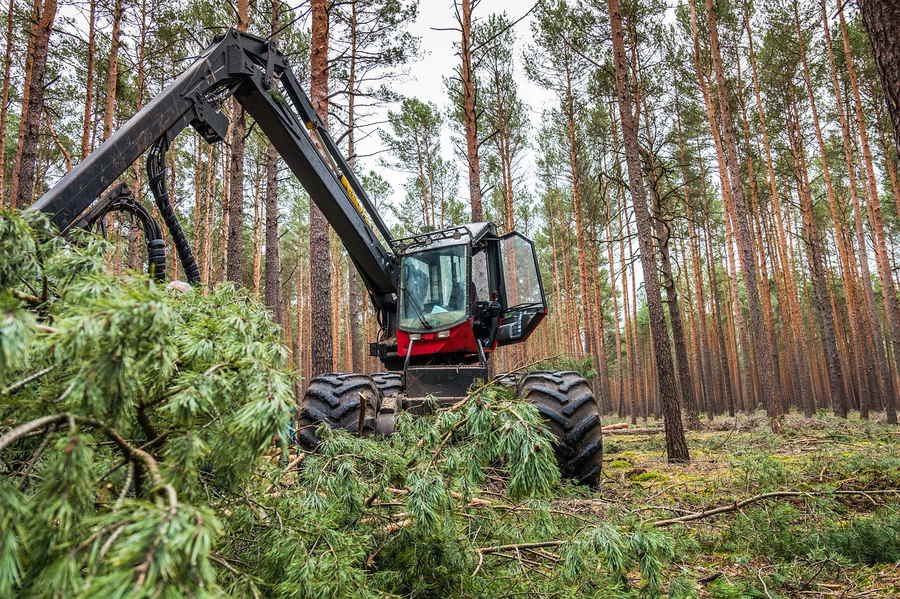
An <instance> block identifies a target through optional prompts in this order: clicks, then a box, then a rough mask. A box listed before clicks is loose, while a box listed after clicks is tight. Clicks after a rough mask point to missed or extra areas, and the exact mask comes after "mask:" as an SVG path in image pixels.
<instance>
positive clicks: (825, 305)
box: [788, 98, 847, 417]
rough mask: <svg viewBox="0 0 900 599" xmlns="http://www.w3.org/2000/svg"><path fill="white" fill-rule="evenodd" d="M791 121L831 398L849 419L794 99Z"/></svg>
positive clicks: (806, 237) (838, 412)
mask: <svg viewBox="0 0 900 599" xmlns="http://www.w3.org/2000/svg"><path fill="white" fill-rule="evenodd" d="M790 103H791V107H790V109H789V112H790V120H789V123H788V136H789V138H790V141H791V146H792V148H791V150H792V153H793V155H794V165H795V172H796V173H797V180H798V190H797V191H798V194H799V196H800V210H801V212H802V215H803V231H804V241H805V242H806V258H807V261H808V262H809V270H810V275H811V279H812V280H811V283H812V294H813V306H814V309H815V311H816V316H817V320H818V325H819V333H820V339H821V343H822V351H823V352H824V353H823V356H824V358H825V365H826V368H827V375H828V383H829V395H830V399H831V403H832V407H833V409H834V412H835V414H837V415H838V416H841V417H846V416H847V402H846V398H845V396H844V374H843V372H842V371H841V364H840V360H839V357H838V352H837V344H836V342H835V330H834V329H835V323H834V320H833V319H832V314H831V311H830V309H829V299H828V277H827V276H826V274H825V265H824V250H823V248H822V239H821V235H820V233H819V228H818V226H817V224H816V220H815V218H816V217H815V214H814V211H813V200H812V195H811V193H810V189H809V181H808V178H807V174H806V173H807V167H806V157H805V149H804V148H803V138H802V131H801V130H800V125H799V122H798V121H799V119H798V116H797V113H796V107H795V106H794V99H793V98H792V99H791V102H790Z"/></svg>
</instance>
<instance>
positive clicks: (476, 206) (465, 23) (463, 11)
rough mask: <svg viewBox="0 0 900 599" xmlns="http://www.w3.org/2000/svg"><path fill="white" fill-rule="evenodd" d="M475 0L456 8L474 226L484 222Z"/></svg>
mask: <svg viewBox="0 0 900 599" xmlns="http://www.w3.org/2000/svg"><path fill="white" fill-rule="evenodd" d="M474 4H475V1H474V0H460V1H459V3H458V4H455V8H456V11H457V16H458V18H459V27H460V35H461V39H460V46H459V54H460V60H461V64H460V69H459V74H460V80H461V81H462V102H463V124H464V127H465V131H466V162H467V163H468V170H469V202H470V205H471V210H472V222H481V221H482V220H484V210H483V209H482V205H481V159H480V157H479V155H478V145H479V144H478V115H477V114H476V105H475V104H476V98H475V85H476V84H475V67H474V64H473V62H474V57H473V56H472V50H473V46H474V39H473V30H472V10H473V9H474Z"/></svg>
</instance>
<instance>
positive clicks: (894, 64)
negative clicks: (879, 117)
mask: <svg viewBox="0 0 900 599" xmlns="http://www.w3.org/2000/svg"><path fill="white" fill-rule="evenodd" d="M859 10H860V12H861V13H862V19H863V23H864V24H865V26H866V31H868V32H869V40H871V42H872V50H873V53H874V54H875V64H876V65H878V72H879V73H880V74H881V83H882V88H883V89H884V100H885V102H886V103H887V108H888V112H889V113H890V115H891V122H892V123H893V125H894V142H895V144H896V146H897V151H898V152H900V37H898V36H897V32H898V31H900V4H898V3H897V2H896V0H859Z"/></svg>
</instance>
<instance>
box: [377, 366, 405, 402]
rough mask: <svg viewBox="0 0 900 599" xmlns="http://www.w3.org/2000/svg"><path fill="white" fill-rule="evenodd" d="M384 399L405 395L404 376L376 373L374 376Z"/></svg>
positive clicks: (397, 373) (398, 373) (391, 373)
mask: <svg viewBox="0 0 900 599" xmlns="http://www.w3.org/2000/svg"><path fill="white" fill-rule="evenodd" d="M372 380H373V381H375V386H376V387H378V390H379V391H381V396H382V397H394V396H395V395H400V394H401V393H403V374H402V373H400V372H376V373H375V374H373V375H372Z"/></svg>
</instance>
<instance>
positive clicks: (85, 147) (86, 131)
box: [81, 0, 97, 159]
mask: <svg viewBox="0 0 900 599" xmlns="http://www.w3.org/2000/svg"><path fill="white" fill-rule="evenodd" d="M96 30H97V2H96V0H91V13H90V17H89V20H88V47H87V76H86V77H85V81H84V88H85V94H84V116H83V117H82V120H81V158H82V159H84V158H85V157H86V156H87V155H88V154H90V152H91V121H92V118H93V109H94V54H95V52H96V47H97V41H96V37H97V35H96V33H97V32H96Z"/></svg>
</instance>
